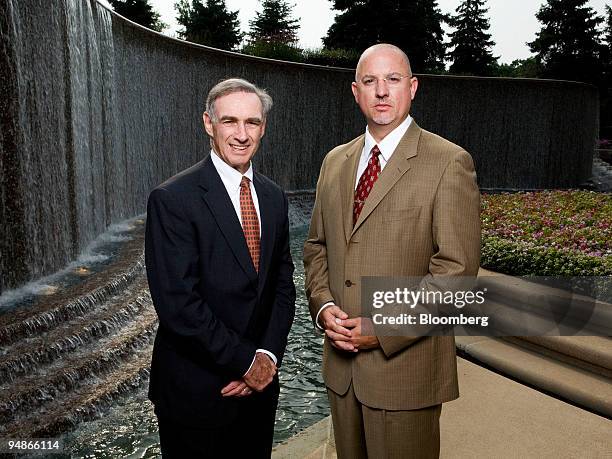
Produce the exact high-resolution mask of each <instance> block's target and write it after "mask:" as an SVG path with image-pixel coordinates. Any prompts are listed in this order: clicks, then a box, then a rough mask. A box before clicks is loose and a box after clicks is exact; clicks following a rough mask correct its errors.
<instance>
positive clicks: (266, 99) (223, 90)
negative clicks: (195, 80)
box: [206, 78, 272, 122]
mask: <svg viewBox="0 0 612 459" xmlns="http://www.w3.org/2000/svg"><path fill="white" fill-rule="evenodd" d="M235 92H247V93H252V94H256V95H257V97H259V100H260V101H261V109H262V112H263V118H264V120H265V119H266V117H267V116H268V112H269V111H270V109H271V108H272V98H271V97H270V95H269V94H268V93H267V92H266V91H265V90H264V89H261V88H258V87H257V86H255V85H254V84H253V83H251V82H249V81H247V80H243V79H242V78H229V79H227V80H223V81H221V82H219V83H217V84H216V85H215V86H213V88H212V89H211V90H210V92H209V93H208V97H206V112H207V113H208V115H209V116H210V118H211V119H212V120H213V121H215V122H216V121H218V119H217V113H216V112H215V101H216V100H217V99H219V98H220V97H223V96H227V95H228V94H232V93H235Z"/></svg>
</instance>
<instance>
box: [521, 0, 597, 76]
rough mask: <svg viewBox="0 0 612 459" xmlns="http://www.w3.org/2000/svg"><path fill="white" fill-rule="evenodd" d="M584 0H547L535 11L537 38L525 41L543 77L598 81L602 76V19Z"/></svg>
mask: <svg viewBox="0 0 612 459" xmlns="http://www.w3.org/2000/svg"><path fill="white" fill-rule="evenodd" d="M586 3H587V0H548V1H547V3H546V4H544V5H542V6H541V7H540V9H539V11H538V12H537V13H536V17H537V18H538V20H539V21H540V22H541V23H542V28H541V30H540V31H539V32H538V33H537V34H536V39H535V40H534V41H532V42H531V43H528V45H529V48H530V49H531V52H532V53H535V58H536V61H537V62H538V64H540V65H541V66H542V75H541V76H543V77H546V78H558V79H565V80H574V81H584V82H588V83H595V84H597V83H598V82H599V80H600V79H601V63H600V59H599V53H600V52H601V45H600V42H599V36H600V31H599V29H598V26H599V25H600V24H601V23H602V22H603V19H602V18H600V17H598V16H597V15H596V14H595V12H594V11H593V9H592V8H590V7H588V6H585V5H586Z"/></svg>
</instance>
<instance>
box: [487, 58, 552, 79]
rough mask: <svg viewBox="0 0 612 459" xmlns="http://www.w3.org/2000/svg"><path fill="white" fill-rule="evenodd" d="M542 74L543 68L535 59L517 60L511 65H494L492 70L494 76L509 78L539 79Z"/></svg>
mask: <svg viewBox="0 0 612 459" xmlns="http://www.w3.org/2000/svg"><path fill="white" fill-rule="evenodd" d="M541 73H542V67H541V66H540V65H539V64H538V63H537V62H536V59H535V57H528V58H527V59H515V60H513V61H512V63H510V64H494V65H493V69H492V75H493V76H498V77H509V78H538V76H539V75H540V74H541Z"/></svg>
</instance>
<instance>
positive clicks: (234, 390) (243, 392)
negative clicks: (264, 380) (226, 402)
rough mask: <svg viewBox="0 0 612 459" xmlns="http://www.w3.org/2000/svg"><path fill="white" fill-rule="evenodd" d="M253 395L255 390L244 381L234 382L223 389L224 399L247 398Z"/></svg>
mask: <svg viewBox="0 0 612 459" xmlns="http://www.w3.org/2000/svg"><path fill="white" fill-rule="evenodd" d="M252 393H253V390H252V389H251V388H250V387H249V386H248V385H247V383H246V382H244V379H237V380H236V381H232V382H230V383H229V384H228V385H227V386H225V387H224V388H223V389H221V395H223V396H224V397H246V396H247V395H251V394H252Z"/></svg>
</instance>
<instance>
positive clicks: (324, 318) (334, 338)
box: [319, 304, 357, 352]
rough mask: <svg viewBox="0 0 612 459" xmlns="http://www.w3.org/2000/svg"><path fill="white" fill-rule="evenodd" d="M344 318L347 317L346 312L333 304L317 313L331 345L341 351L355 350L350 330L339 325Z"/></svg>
mask: <svg viewBox="0 0 612 459" xmlns="http://www.w3.org/2000/svg"><path fill="white" fill-rule="evenodd" d="M345 319H348V314H347V313H346V312H344V311H343V310H342V309H340V308H339V307H338V306H336V305H335V304H334V305H332V306H327V307H326V308H325V309H323V311H321V314H320V315H319V322H320V323H321V326H322V327H323V329H324V330H325V334H326V335H327V337H328V338H329V342H330V343H331V345H332V346H334V347H335V348H336V349H340V350H343V351H348V352H357V349H355V346H354V345H353V344H352V343H351V331H350V330H349V329H348V328H346V327H344V326H342V325H341V323H342V321H343V320H345Z"/></svg>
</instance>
